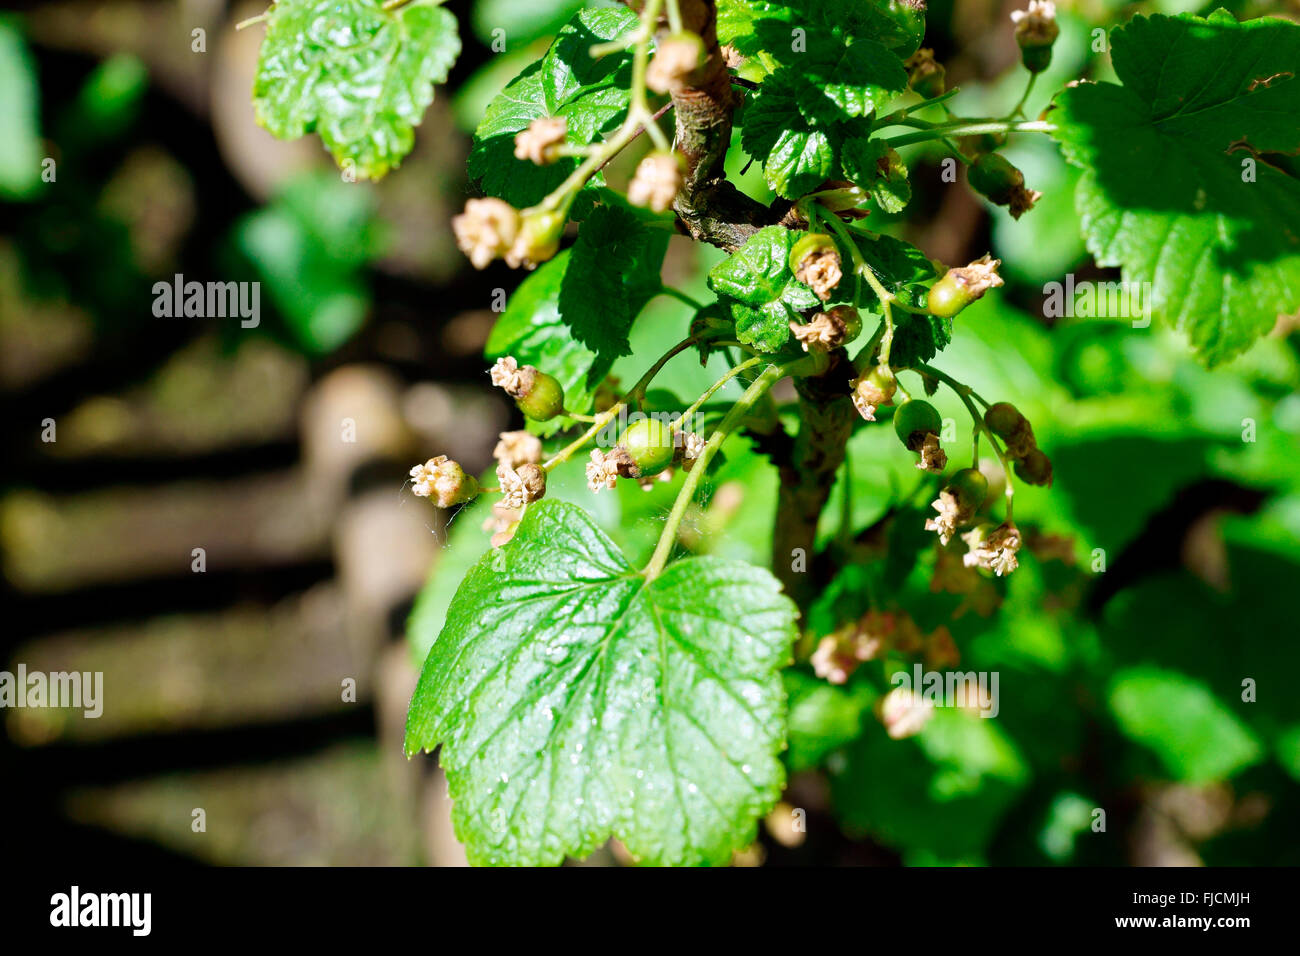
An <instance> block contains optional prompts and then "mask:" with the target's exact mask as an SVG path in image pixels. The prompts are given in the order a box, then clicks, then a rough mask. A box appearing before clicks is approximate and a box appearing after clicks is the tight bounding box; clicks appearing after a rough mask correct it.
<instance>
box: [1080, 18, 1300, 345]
mask: <svg viewBox="0 0 1300 956" xmlns="http://www.w3.org/2000/svg"><path fill="white" fill-rule="evenodd" d="M1111 43H1112V48H1113V52H1112V60H1113V62H1114V65H1115V72H1116V74H1117V75H1118V76H1119V78H1120V80H1122V81H1123V86H1118V85H1115V84H1111V83H1101V84H1094V85H1084V86H1080V87H1077V88H1075V89H1072V90H1066V91H1065V92H1064V93H1063V94H1061V96H1060V97H1059V99H1058V102H1059V104H1060V109H1059V110H1058V111H1056V113H1055V114H1054V117H1055V119H1056V123H1057V126H1058V129H1057V132H1056V134H1055V135H1056V137H1057V138H1058V139H1059V140H1060V142H1061V144H1062V147H1063V149H1064V150H1065V154H1066V156H1067V158H1069V160H1070V161H1071V162H1072V163H1074V164H1075V165H1076V166H1078V167H1080V168H1081V169H1082V170H1083V171H1084V173H1083V176H1082V178H1081V179H1080V181H1079V186H1078V195H1077V204H1078V208H1079V212H1080V215H1081V216H1082V218H1083V227H1084V232H1085V235H1086V236H1087V239H1088V249H1089V251H1091V252H1092V254H1093V255H1094V256H1095V257H1096V259H1097V261H1098V262H1099V263H1100V264H1101V265H1115V266H1122V267H1123V270H1124V278H1125V280H1127V281H1129V282H1149V283H1151V284H1152V294H1153V300H1154V301H1153V305H1154V308H1155V310H1156V311H1157V313H1159V314H1161V315H1164V316H1165V317H1167V318H1168V319H1169V321H1171V322H1173V323H1174V324H1176V325H1177V326H1178V327H1179V328H1180V329H1182V330H1183V331H1185V332H1186V333H1187V335H1188V337H1189V338H1190V339H1191V342H1192V345H1193V346H1194V347H1195V348H1196V350H1197V352H1198V354H1199V355H1200V356H1201V357H1202V358H1203V359H1204V361H1205V362H1206V363H1207V364H1209V365H1214V364H1217V363H1220V362H1223V361H1225V360H1227V359H1230V358H1232V357H1233V356H1235V355H1237V354H1239V353H1240V352H1242V351H1243V350H1245V349H1246V348H1247V347H1248V346H1249V345H1250V344H1251V343H1252V342H1253V341H1254V340H1255V339H1256V338H1258V337H1259V336H1260V335H1262V334H1263V333H1265V332H1267V331H1268V330H1269V329H1271V328H1272V327H1273V325H1274V323H1275V322H1276V320H1277V317H1278V315H1279V314H1282V313H1286V312H1289V311H1293V310H1294V309H1295V307H1296V301H1297V300H1296V289H1297V287H1300V234H1297V233H1296V231H1295V229H1294V223H1295V222H1296V221H1297V219H1298V218H1300V182H1298V181H1297V179H1296V176H1295V172H1294V170H1292V171H1287V170H1285V169H1283V168H1279V167H1278V166H1277V165H1275V164H1274V163H1273V162H1271V161H1270V155H1271V154H1276V155H1280V156H1286V155H1294V154H1295V153H1296V151H1297V150H1300V125H1298V124H1297V123H1296V122H1295V117H1296V115H1297V113H1300V81H1297V79H1296V77H1295V73H1294V70H1295V65H1296V63H1297V62H1300V27H1297V26H1296V25H1295V24H1292V23H1288V22H1286V21H1283V20H1275V19H1268V18H1265V19H1261V20H1254V21H1250V22H1247V23H1238V22H1237V21H1236V20H1235V19H1233V17H1232V16H1231V15H1230V14H1228V13H1225V12H1222V11H1220V12H1219V13H1216V14H1214V15H1213V16H1211V17H1210V18H1209V19H1201V18H1199V17H1193V16H1186V15H1185V16H1181V17H1164V16H1153V17H1136V18H1134V19H1133V20H1132V21H1131V22H1130V23H1129V24H1127V25H1125V26H1122V27H1117V28H1116V29H1115V30H1114V31H1113V33H1112V37H1111ZM1247 166H1249V167H1250V169H1249V172H1250V173H1253V175H1248V172H1247V170H1246V167H1247Z"/></svg>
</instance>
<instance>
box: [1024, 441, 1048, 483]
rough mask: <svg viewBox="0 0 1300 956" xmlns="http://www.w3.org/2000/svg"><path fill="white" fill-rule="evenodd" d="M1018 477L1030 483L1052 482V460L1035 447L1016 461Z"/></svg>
mask: <svg viewBox="0 0 1300 956" xmlns="http://www.w3.org/2000/svg"><path fill="white" fill-rule="evenodd" d="M1015 467H1016V477H1017V478H1019V479H1020V480H1021V481H1023V482H1025V483H1026V484H1030V485H1050V484H1051V483H1052V460H1051V459H1050V458H1048V457H1047V456H1046V455H1044V454H1043V453H1042V452H1041V451H1040V450H1039V449H1037V448H1034V449H1032V450H1031V451H1030V452H1029V453H1028V454H1026V455H1025V457H1023V458H1021V459H1020V460H1019V461H1017V462H1016V466H1015Z"/></svg>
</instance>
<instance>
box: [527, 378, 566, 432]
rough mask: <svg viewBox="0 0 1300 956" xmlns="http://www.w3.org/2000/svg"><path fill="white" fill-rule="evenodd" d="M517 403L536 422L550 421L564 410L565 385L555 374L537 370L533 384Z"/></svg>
mask: <svg viewBox="0 0 1300 956" xmlns="http://www.w3.org/2000/svg"><path fill="white" fill-rule="evenodd" d="M515 405H517V406H518V407H519V410H520V411H521V412H523V413H524V415H525V416H526V417H528V418H531V419H532V420H533V421H535V422H545V421H550V420H551V419H552V418H554V417H555V416H556V415H558V414H560V413H561V412H562V411H564V386H562V385H561V384H560V383H559V381H558V380H557V379H556V378H555V376H554V375H548V374H546V373H545V372H536V373H535V374H534V376H533V380H532V386H531V387H530V388H529V390H528V391H527V392H525V393H524V394H523V395H521V396H519V397H518V398H516V399H515Z"/></svg>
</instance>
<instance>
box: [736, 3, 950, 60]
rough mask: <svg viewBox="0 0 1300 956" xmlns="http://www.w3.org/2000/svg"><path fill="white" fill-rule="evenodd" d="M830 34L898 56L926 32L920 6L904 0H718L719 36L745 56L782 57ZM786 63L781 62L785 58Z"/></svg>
mask: <svg viewBox="0 0 1300 956" xmlns="http://www.w3.org/2000/svg"><path fill="white" fill-rule="evenodd" d="M796 28H798V29H801V30H802V31H803V40H804V41H805V42H807V41H809V40H814V41H815V39H816V38H817V37H819V36H824V35H826V34H828V33H834V34H836V35H841V36H847V37H861V38H866V39H870V40H873V41H875V42H878V43H880V44H882V45H883V46H884V47H885V48H886V49H888V50H890V51H892V52H893V54H894V55H895V56H897V57H900V58H903V59H906V58H907V57H909V56H911V55H912V54H913V53H915V52H916V49H917V47H918V46H920V44H921V37H922V36H923V35H924V33H925V10H924V5H923V4H912V3H909V2H907V0H719V2H718V39H719V40H720V41H721V42H722V43H729V44H731V45H732V46H734V47H735V48H736V49H737V50H739V51H740V52H741V53H742V54H744V55H745V56H755V55H756V54H758V53H759V52H760V51H761V52H766V53H769V54H771V55H773V56H776V57H778V58H781V57H782V56H784V55H787V54H789V53H791V52H793V46H794V43H795V40H796V38H797V35H796V34H793V33H792V31H793V30H794V29H796ZM783 62H784V61H783Z"/></svg>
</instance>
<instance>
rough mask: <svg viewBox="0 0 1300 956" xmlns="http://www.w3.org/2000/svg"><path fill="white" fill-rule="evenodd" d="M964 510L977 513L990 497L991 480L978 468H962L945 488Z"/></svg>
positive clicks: (954, 474)
mask: <svg viewBox="0 0 1300 956" xmlns="http://www.w3.org/2000/svg"><path fill="white" fill-rule="evenodd" d="M945 490H946V491H948V492H949V493H950V494H951V495H952V496H953V497H954V498H956V499H957V502H958V504H960V505H961V507H962V509H963V510H966V511H970V512H972V513H973V512H975V511H978V510H979V507H980V505H982V504H984V499H985V498H986V497H988V493H989V480H988V479H987V478H985V477H984V474H983V472H981V471H980V470H979V469H978V468H962V469H960V470H959V471H956V472H954V473H953V476H952V478H950V479H949V480H948V484H947V486H946V488H945Z"/></svg>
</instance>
